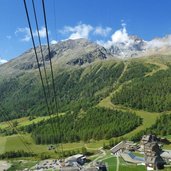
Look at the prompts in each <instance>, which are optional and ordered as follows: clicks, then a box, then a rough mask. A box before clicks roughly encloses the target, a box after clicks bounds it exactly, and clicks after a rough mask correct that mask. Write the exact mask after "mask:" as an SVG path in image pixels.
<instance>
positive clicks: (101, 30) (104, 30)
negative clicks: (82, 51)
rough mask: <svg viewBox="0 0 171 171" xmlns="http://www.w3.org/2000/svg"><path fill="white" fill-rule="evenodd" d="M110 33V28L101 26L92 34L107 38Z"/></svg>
mask: <svg viewBox="0 0 171 171" xmlns="http://www.w3.org/2000/svg"><path fill="white" fill-rule="evenodd" d="M111 31H112V28H110V27H106V28H103V27H101V26H98V27H96V28H95V30H94V34H95V35H100V36H107V35H108V34H109V33H110V32H111Z"/></svg>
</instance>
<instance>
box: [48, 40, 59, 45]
mask: <svg viewBox="0 0 171 171" xmlns="http://www.w3.org/2000/svg"><path fill="white" fill-rule="evenodd" d="M50 43H51V44H52V45H55V44H57V43H58V41H56V40H52V41H51V42H50Z"/></svg>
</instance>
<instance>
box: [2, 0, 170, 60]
mask: <svg viewBox="0 0 171 171" xmlns="http://www.w3.org/2000/svg"><path fill="white" fill-rule="evenodd" d="M26 2H27V5H28V10H29V14H30V18H31V23H32V28H33V34H34V38H35V40H36V43H37V33H36V27H35V22H34V17H33V9H32V4H31V0H26ZM34 2H35V6H36V10H37V15H38V20H39V33H40V35H41V40H42V42H43V44H46V36H45V28H44V22H43V13H42V4H41V0H34ZM45 7H46V13H47V24H48V31H49V38H50V42H51V43H52V44H55V43H56V42H58V41H61V40H67V39H77V38H87V39H89V40H91V41H95V42H108V41H114V42H115V41H118V40H121V39H123V36H122V37H121V34H125V35H127V34H129V35H137V36H138V37H140V38H142V39H144V40H151V39H153V38H155V37H163V36H165V35H169V34H171V13H170V9H171V0H45ZM0 23H1V24H0V58H2V59H3V60H10V59H12V58H15V57H17V56H19V55H20V54H21V53H23V52H24V51H26V50H28V49H29V48H31V47H32V42H31V39H30V33H29V30H28V23H27V18H26V14H25V10H24V5H23V0H0Z"/></svg>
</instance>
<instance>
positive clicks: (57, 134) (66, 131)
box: [22, 108, 142, 144]
mask: <svg viewBox="0 0 171 171" xmlns="http://www.w3.org/2000/svg"><path fill="white" fill-rule="evenodd" d="M141 123H142V119H141V118H140V117H138V116H136V115H135V114H134V113H131V112H122V111H118V110H110V109H105V108H91V109H89V110H88V111H87V112H83V113H67V114H66V115H64V116H62V117H56V118H53V119H49V120H48V121H42V122H40V123H39V124H32V125H29V126H27V127H23V128H22V130H23V131H26V132H31V133H32V137H33V139H34V140H35V142H36V143H37V144H53V143H55V142H56V143H57V142H76V141H80V140H83V141H88V140H90V139H94V140H100V139H110V138H112V137H118V136H121V135H124V134H125V133H127V132H129V131H131V130H133V129H135V128H136V127H137V126H139V125H140V124H141ZM53 128H54V129H53ZM53 130H54V131H53ZM59 130H60V131H59Z"/></svg>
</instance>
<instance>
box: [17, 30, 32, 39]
mask: <svg viewBox="0 0 171 171" xmlns="http://www.w3.org/2000/svg"><path fill="white" fill-rule="evenodd" d="M19 34H21V35H22V36H23V38H21V41H24V42H28V41H30V39H31V36H30V30H29V28H28V27H24V28H17V30H16V31H15V35H19Z"/></svg>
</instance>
